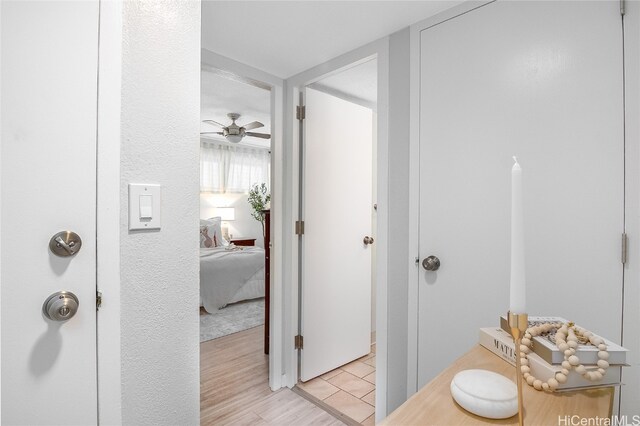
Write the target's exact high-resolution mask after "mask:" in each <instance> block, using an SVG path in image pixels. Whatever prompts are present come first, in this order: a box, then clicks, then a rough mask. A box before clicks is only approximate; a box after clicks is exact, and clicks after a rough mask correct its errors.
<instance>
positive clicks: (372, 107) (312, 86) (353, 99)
mask: <svg viewBox="0 0 640 426" xmlns="http://www.w3.org/2000/svg"><path fill="white" fill-rule="evenodd" d="M309 88H310V89H314V90H317V91H318V92H322V93H326V94H327V95H331V96H333V97H336V98H338V99H342V100H344V101H347V102H351V103H352V104H356V105H360V106H363V107H365V108H369V109H370V110H371V111H373V112H376V110H377V107H378V106H377V104H376V103H375V102H370V101H367V100H366V99H362V98H359V97H357V96H353V95H350V94H348V93H344V92H342V91H340V90H338V89H334V88H332V87H329V86H325V85H324V84H322V83H321V82H318V83H313V84H310V85H309Z"/></svg>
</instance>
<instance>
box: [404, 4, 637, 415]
mask: <svg viewBox="0 0 640 426" xmlns="http://www.w3.org/2000/svg"><path fill="white" fill-rule="evenodd" d="M494 1H497V0H486V1H468V2H465V3H463V4H460V5H458V6H456V7H453V8H451V9H448V10H446V11H444V12H442V13H439V14H437V15H434V16H432V17H430V18H427V19H425V20H422V21H420V22H417V23H415V24H413V25H411V27H410V51H411V54H410V57H411V63H410V85H411V87H412V90H411V95H410V152H411V155H410V164H409V174H410V187H409V207H410V208H409V211H410V221H409V228H410V230H409V236H410V237H409V253H415V256H416V259H417V258H418V257H419V218H420V211H419V205H420V185H419V178H420V160H419V158H420V156H419V154H420V125H419V122H420V90H419V88H420V59H421V57H420V34H421V32H422V31H423V30H426V29H428V28H431V27H433V26H435V25H438V24H441V23H443V22H445V21H448V20H450V19H453V18H456V17H458V16H460V15H463V14H465V13H468V12H471V11H473V10H475V9H477V8H480V7H483V6H486V5H488V4H490V3H493V2H494ZM623 30H624V32H623V37H624V61H625V63H624V72H625V91H624V96H625V123H624V134H625V147H624V155H625V160H624V167H625V194H624V198H625V208H624V212H625V230H626V232H627V234H628V235H629V253H630V256H629V257H628V262H627V264H626V265H625V266H624V274H623V295H622V302H623V318H622V323H623V324H622V327H623V333H622V336H620V338H621V339H622V343H623V345H624V346H625V347H627V349H629V350H630V353H631V354H634V353H635V354H638V352H639V351H640V337H639V334H638V329H637V324H638V321H640V311H639V310H638V304H637V303H638V302H637V301H638V300H640V288H639V287H640V264H639V263H640V262H638V260H640V258H639V257H638V256H637V254H636V253H638V251H639V250H640V241H639V240H640V118H639V111H640V84H639V83H638V81H637V77H638V75H639V74H640V41H639V40H638V38H637V35H638V34H639V33H640V4H637V3H636V2H626V13H625V15H624V28H623ZM634 36H635V37H634ZM408 269H409V271H408V273H409V297H408V299H409V305H408V307H407V309H408V315H409V324H408V334H409V337H408V342H409V343H408V371H407V396H411V395H412V394H414V393H416V392H417V391H418V321H419V319H418V285H419V272H420V269H419V266H417V265H411V266H409V268H408ZM625 308H626V309H625ZM632 356H634V355H632ZM629 363H630V364H632V365H634V366H635V367H636V369H638V368H640V363H639V362H638V357H636V359H635V360H634V361H631V362H629ZM627 371H628V370H627ZM627 374H628V376H627V377H630V378H631V380H625V384H626V386H625V394H626V395H639V394H640V383H639V381H638V380H637V378H638V377H640V372H633V373H631V374H629V373H627ZM623 379H624V370H623ZM634 404H637V399H636V400H635V401H634V400H632V399H631V398H629V397H628V398H626V399H625V398H624V397H622V398H620V405H619V406H617V407H615V408H614V412H616V411H618V409H619V410H620V413H621V414H625V413H627V414H629V413H631V412H632V407H635V405H634Z"/></svg>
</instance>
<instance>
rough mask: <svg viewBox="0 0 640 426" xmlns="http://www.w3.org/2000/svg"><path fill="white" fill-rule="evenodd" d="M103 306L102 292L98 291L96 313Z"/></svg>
mask: <svg viewBox="0 0 640 426" xmlns="http://www.w3.org/2000/svg"><path fill="white" fill-rule="evenodd" d="M101 306H102V292H101V291H96V311H97V310H98V309H100V307H101Z"/></svg>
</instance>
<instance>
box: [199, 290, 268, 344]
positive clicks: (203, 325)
mask: <svg viewBox="0 0 640 426" xmlns="http://www.w3.org/2000/svg"><path fill="white" fill-rule="evenodd" d="M262 324H264V299H255V300H250V301H247V302H240V303H234V304H232V305H229V306H227V307H226V308H222V309H220V310H219V311H218V312H216V313H215V314H209V313H204V314H201V315H200V343H202V342H206V341H207V340H213V339H217V338H218V337H222V336H226V335H228V334H233V333H237V332H239V331H243V330H248V329H250V328H253V327H257V326H259V325H262Z"/></svg>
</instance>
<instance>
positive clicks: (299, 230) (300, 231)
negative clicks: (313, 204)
mask: <svg viewBox="0 0 640 426" xmlns="http://www.w3.org/2000/svg"><path fill="white" fill-rule="evenodd" d="M296 235H304V220H297V221H296Z"/></svg>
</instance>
